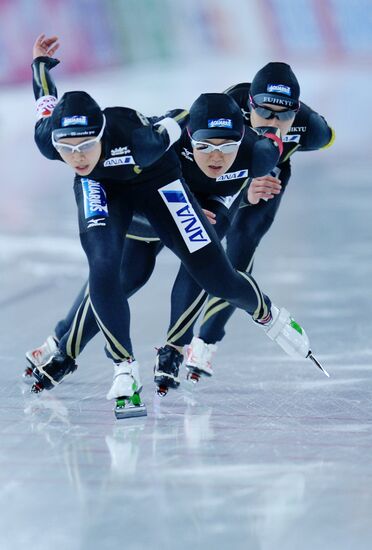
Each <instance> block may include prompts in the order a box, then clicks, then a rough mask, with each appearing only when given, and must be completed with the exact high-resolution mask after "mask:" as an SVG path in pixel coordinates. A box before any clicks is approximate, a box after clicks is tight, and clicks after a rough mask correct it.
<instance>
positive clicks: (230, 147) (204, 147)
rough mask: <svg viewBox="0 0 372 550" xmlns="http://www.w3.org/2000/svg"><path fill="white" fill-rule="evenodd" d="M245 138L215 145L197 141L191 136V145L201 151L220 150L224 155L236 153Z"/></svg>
mask: <svg viewBox="0 0 372 550" xmlns="http://www.w3.org/2000/svg"><path fill="white" fill-rule="evenodd" d="M242 140H243V138H242V139H241V140H239V141H232V142H231V143H223V144H222V145H213V144H212V143H208V142H206V141H195V139H192V138H191V145H192V148H193V149H196V150H197V151H200V152H201V153H213V151H220V153H222V154H223V155H228V154H229V153H235V151H237V150H238V149H239V147H240V144H241V142H242Z"/></svg>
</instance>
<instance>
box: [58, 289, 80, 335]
mask: <svg viewBox="0 0 372 550" xmlns="http://www.w3.org/2000/svg"><path fill="white" fill-rule="evenodd" d="M87 293H88V283H87V282H86V283H85V284H84V286H83V287H82V289H81V290H80V292H79V294H78V295H77V296H76V298H75V300H74V303H73V304H72V306H71V308H70V310H69V312H68V313H67V315H66V317H65V318H64V319H61V320H60V321H58V323H57V324H56V327H55V330H54V332H55V335H56V338H57V340H60V339H61V338H62V337H63V336H64V335H65V334H66V332H68V331H69V330H70V328H71V325H72V322H73V319H74V317H75V315H76V312H77V310H78V309H79V307H80V304H81V302H82V301H83V299H84V297H85V296H86V295H87Z"/></svg>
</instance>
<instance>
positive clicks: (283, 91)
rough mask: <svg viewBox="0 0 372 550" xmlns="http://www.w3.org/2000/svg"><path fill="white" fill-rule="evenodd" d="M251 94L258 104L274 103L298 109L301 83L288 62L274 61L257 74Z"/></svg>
mask: <svg viewBox="0 0 372 550" xmlns="http://www.w3.org/2000/svg"><path fill="white" fill-rule="evenodd" d="M250 94H251V96H252V97H253V100H254V102H255V103H257V104H258V105H261V104H262V103H272V104H273V105H279V106H281V107H286V108H287V109H297V108H298V107H299V98H300V85H299V83H298V80H297V78H296V75H295V74H294V72H293V71H292V69H291V67H290V66H289V65H287V63H281V62H275V61H273V62H271V63H268V64H267V65H265V66H264V67H262V69H260V70H259V71H258V73H257V74H256V75H255V77H254V78H253V80H252V84H251V89H250Z"/></svg>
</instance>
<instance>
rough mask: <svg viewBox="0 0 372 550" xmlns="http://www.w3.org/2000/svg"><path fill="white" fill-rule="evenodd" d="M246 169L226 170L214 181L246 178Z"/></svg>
mask: <svg viewBox="0 0 372 550" xmlns="http://www.w3.org/2000/svg"><path fill="white" fill-rule="evenodd" d="M247 177H248V170H239V171H238V172H227V173H226V174H222V176H219V177H218V178H216V181H226V180H236V179H239V178H247Z"/></svg>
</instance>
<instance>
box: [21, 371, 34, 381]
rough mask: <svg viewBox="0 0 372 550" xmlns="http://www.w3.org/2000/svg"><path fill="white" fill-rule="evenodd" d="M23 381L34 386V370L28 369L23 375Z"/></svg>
mask: <svg viewBox="0 0 372 550" xmlns="http://www.w3.org/2000/svg"><path fill="white" fill-rule="evenodd" d="M22 380H23V382H24V383H25V384H33V383H34V382H35V378H34V376H33V373H32V368H31V367H27V368H26V369H25V370H24V371H23V374H22Z"/></svg>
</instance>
